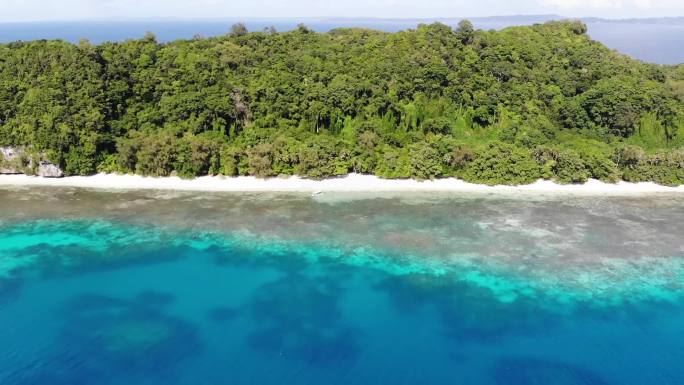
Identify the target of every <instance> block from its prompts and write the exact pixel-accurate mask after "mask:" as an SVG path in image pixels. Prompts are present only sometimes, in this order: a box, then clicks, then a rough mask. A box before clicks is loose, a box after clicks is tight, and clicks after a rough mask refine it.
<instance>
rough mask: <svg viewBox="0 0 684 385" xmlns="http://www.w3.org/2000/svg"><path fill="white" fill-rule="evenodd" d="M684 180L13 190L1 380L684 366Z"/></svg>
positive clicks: (0, 303)
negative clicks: (624, 192) (636, 192)
mask: <svg viewBox="0 0 684 385" xmlns="http://www.w3.org/2000/svg"><path fill="white" fill-rule="evenodd" d="M683 215H684V197H682V196H676V195H667V194H660V195H652V196H640V197H621V198H618V197H613V198H611V197H577V196H562V195H556V196H533V195H526V196H518V197H512V196H505V195H501V194H498V195H497V194H494V195H493V194H472V193H471V194H455V193H451V194H449V193H440V194H426V193H402V194H389V193H385V194H380V193H375V194H363V193H326V194H322V195H319V196H317V197H311V196H310V195H308V194H294V193H293V194H282V193H261V194H230V193H225V194H219V193H201V194H199V193H189V192H170V191H128V192H114V191H91V190H83V189H75V188H54V187H53V188H4V189H0V346H2V349H0V383H1V384H3V385H18V384H32V385H36V384H50V385H59V384H69V385H78V384H112V385H114V384H121V385H124V384H125V385H131V384H146V385H154V384H164V385H175V384H188V385H190V384H192V385H197V384H294V385H298V384H421V385H423V384H482V385H488V384H492V385H495V384H496V385H499V384H511V385H514V384H578V385H579V384H591V385H605V384H620V385H631V384H634V385H650V384H653V385H655V384H657V385H663V384H681V383H684V368H683V367H682V365H681V363H682V361H684V343H682V342H683V340H682V338H683V337H682V335H684V285H683V283H684V239H682V237H681V218H682V216H683Z"/></svg>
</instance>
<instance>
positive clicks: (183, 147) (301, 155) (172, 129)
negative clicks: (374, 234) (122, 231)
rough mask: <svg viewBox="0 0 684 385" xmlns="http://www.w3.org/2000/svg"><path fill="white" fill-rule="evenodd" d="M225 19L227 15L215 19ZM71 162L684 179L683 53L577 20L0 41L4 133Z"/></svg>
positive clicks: (314, 174) (478, 176)
mask: <svg viewBox="0 0 684 385" xmlns="http://www.w3.org/2000/svg"><path fill="white" fill-rule="evenodd" d="M227 29H228V28H227ZM3 145H5V146H22V147H25V148H27V149H30V151H32V152H33V153H34V154H42V155H41V156H44V157H46V158H47V160H50V161H52V162H54V163H56V164H58V165H60V166H61V167H62V168H63V170H64V171H65V172H66V173H67V174H68V175H87V174H93V173H97V172H122V173H130V172H134V173H139V174H145V175H160V176H165V175H180V176H182V177H194V176H198V175H207V174H210V175H217V174H222V175H256V176H260V177H268V176H275V175H282V174H285V175H290V174H298V175H302V176H307V177H310V178H324V177H329V176H335V175H344V174H347V173H350V172H357V173H368V174H375V175H378V176H381V177H385V178H410V177H412V178H418V179H429V178H439V177H447V176H457V177H460V178H463V179H466V180H469V181H475V182H481V183H487V184H498V183H505V184H520V183H527V182H531V181H534V180H536V179H538V178H546V179H553V180H556V181H559V182H562V183H575V182H583V181H585V180H587V179H588V178H597V179H601V180H605V181H617V180H619V179H624V180H628V181H646V180H649V181H656V182H659V183H662V184H668V185H676V184H682V183H684V66H678V67H667V66H658V65H652V64H647V63H642V62H639V61H636V60H633V59H630V58H628V57H626V56H622V55H620V54H618V53H616V52H613V51H611V50H609V49H608V48H606V47H604V46H603V45H602V44H600V43H598V42H595V41H592V40H591V39H590V38H589V36H588V34H587V29H586V26H585V25H584V24H582V23H580V22H571V21H566V22H551V23H547V24H544V25H534V26H529V27H514V28H508V29H505V30H503V31H482V30H475V29H474V28H473V27H472V25H471V24H470V23H468V22H462V23H461V24H460V25H459V27H458V28H454V29H452V28H450V27H448V26H445V25H442V24H431V25H420V26H418V27H417V29H415V30H408V31H403V32H398V33H384V32H379V31H372V30H365V29H338V30H333V31H331V32H328V33H315V32H313V31H311V30H309V29H308V28H307V27H306V26H303V25H302V26H300V27H299V28H298V29H296V30H294V31H289V32H285V33H278V32H276V31H275V30H274V29H268V30H265V31H262V32H254V33H248V32H247V30H246V29H245V28H244V26H242V25H236V26H233V27H232V29H229V30H228V31H227V34H226V35H225V36H221V37H215V38H202V37H200V36H198V37H196V38H194V39H192V40H187V41H175V42H172V43H167V44H160V43H158V42H157V41H156V39H155V36H154V35H152V34H148V35H147V36H145V37H144V38H142V39H140V40H131V41H126V42H121V43H105V44H102V45H98V46H95V45H92V44H90V43H89V42H87V41H82V42H81V43H80V44H77V45H74V44H71V43H67V42H64V41H34V42H16V43H11V44H5V45H0V146H3Z"/></svg>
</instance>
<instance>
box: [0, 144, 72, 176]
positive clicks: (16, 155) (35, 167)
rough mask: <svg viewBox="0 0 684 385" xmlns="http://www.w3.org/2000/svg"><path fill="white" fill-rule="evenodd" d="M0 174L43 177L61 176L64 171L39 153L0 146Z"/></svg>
mask: <svg viewBox="0 0 684 385" xmlns="http://www.w3.org/2000/svg"><path fill="white" fill-rule="evenodd" d="M0 174H27V175H36V176H40V177H43V178H61V177H63V176H64V172H63V171H62V170H61V169H60V168H59V166H57V165H56V164H54V163H50V162H48V161H46V160H44V156H43V155H41V154H38V155H35V154H29V152H28V151H27V150H26V149H24V148H19V147H0Z"/></svg>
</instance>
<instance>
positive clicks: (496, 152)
mask: <svg viewBox="0 0 684 385" xmlns="http://www.w3.org/2000/svg"><path fill="white" fill-rule="evenodd" d="M463 176H464V178H465V179H466V180H468V181H472V182H481V183H485V184H489V185H500V184H506V185H520V184H528V183H532V182H534V181H535V180H537V179H539V178H540V177H541V176H542V167H541V166H540V165H539V163H537V162H536V161H535V159H534V157H533V154H532V152H531V151H529V150H527V149H525V148H520V147H516V146H514V145H511V144H505V143H491V144H489V145H488V146H487V147H486V148H485V149H483V150H482V151H481V152H479V153H478V154H477V157H476V158H475V160H474V161H473V162H472V163H470V164H469V165H468V167H467V169H466V172H465V174H464V175H463Z"/></svg>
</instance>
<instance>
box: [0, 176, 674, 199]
mask: <svg viewBox="0 0 684 385" xmlns="http://www.w3.org/2000/svg"><path fill="white" fill-rule="evenodd" d="M0 186H43V187H51V186H54V187H82V188H92V189H121V190H137V189H148V190H179V191H212V192H221V191H225V192H308V193H317V192H412V191H425V192H429V191H435V192H450V191H453V192H482V193H496V192H503V193H512V192H526V193H570V194H580V195H582V194H584V195H630V194H640V193H684V186H679V187H668V186H661V185H658V184H655V183H628V182H619V183H615V184H610V183H604V182H601V181H597V180H590V181H588V182H587V183H584V184H571V185H563V184H558V183H555V182H552V181H544V180H540V181H537V182H536V183H533V184H529V185H522V186H487V185H480V184H474V183H468V182H464V181H462V180H459V179H454V178H448V179H437V180H428V181H417V180H410V179H405V180H389V179H381V178H378V177H376V176H372V175H360V174H350V175H348V176H346V177H340V178H331V179H324V180H311V179H304V178H300V177H296V176H292V177H278V178H270V179H260V178H255V177H234V178H231V177H219V176H206V177H200V178H196V179H191V180H187V179H181V178H177V177H163V178H154V177H143V176H138V175H116V174H98V175H93V176H75V177H66V178H59V179H50V178H39V177H32V176H26V175H1V176H0Z"/></svg>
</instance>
